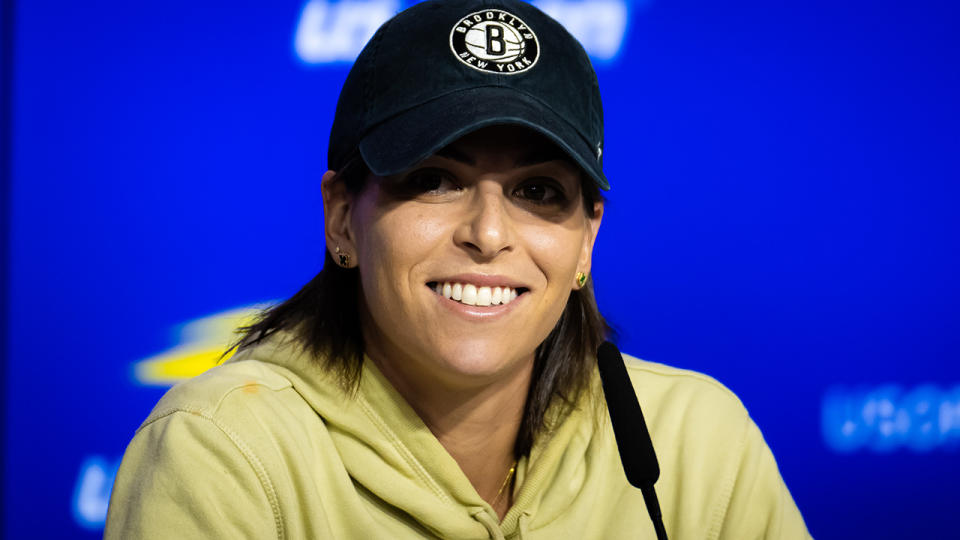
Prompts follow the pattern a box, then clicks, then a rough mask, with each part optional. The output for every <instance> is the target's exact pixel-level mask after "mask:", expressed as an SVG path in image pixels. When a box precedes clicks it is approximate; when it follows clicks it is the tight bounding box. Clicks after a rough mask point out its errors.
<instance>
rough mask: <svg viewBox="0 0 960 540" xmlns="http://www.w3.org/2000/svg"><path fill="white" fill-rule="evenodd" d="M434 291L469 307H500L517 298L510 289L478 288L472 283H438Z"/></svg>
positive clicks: (514, 292) (515, 292) (515, 293)
mask: <svg viewBox="0 0 960 540" xmlns="http://www.w3.org/2000/svg"><path fill="white" fill-rule="evenodd" d="M433 290H434V291H435V292H436V293H437V294H439V295H440V296H443V297H445V298H450V299H451V300H456V301H458V302H461V303H464V304H467V305H468V306H498V305H500V304H509V303H510V302H512V301H513V300H514V299H516V297H517V291H515V290H514V289H511V288H510V287H486V286H484V287H477V286H476V285H473V284H471V283H450V282H449V281H445V282H437V284H436V286H435V287H434V288H433Z"/></svg>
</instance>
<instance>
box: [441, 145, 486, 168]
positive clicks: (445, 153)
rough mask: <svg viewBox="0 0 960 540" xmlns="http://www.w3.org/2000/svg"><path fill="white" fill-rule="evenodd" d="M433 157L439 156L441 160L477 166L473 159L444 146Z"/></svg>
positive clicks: (451, 147)
mask: <svg viewBox="0 0 960 540" xmlns="http://www.w3.org/2000/svg"><path fill="white" fill-rule="evenodd" d="M434 155H435V156H440V157H442V158H447V159H452V160H454V161H459V162H460V163H466V164H467V165H476V164H477V161H476V160H475V159H473V158H472V157H470V156H468V155H467V154H464V153H463V152H461V151H459V150H457V149H456V148H454V147H453V146H444V147H443V148H441V149H439V150H437V153H435V154H434Z"/></svg>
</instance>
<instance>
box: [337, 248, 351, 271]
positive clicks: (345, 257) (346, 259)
mask: <svg viewBox="0 0 960 540" xmlns="http://www.w3.org/2000/svg"><path fill="white" fill-rule="evenodd" d="M334 251H336V252H337V256H338V257H339V258H340V266H342V267H344V268H349V266H350V255H349V254H348V253H345V252H344V253H341V252H340V246H337V247H336V248H334Z"/></svg>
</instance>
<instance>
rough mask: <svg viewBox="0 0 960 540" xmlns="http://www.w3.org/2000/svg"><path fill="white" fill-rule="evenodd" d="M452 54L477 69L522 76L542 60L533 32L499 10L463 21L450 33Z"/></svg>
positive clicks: (486, 11)
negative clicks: (521, 74)
mask: <svg viewBox="0 0 960 540" xmlns="http://www.w3.org/2000/svg"><path fill="white" fill-rule="evenodd" d="M450 50H452V51H453V54H454V56H456V57H457V59H458V60H460V61H461V62H463V63H464V64H466V65H468V66H470V67H472V68H473V69H477V70H480V71H486V72H490V73H500V74H504V75H513V74H516V73H522V72H524V71H526V70H528V69H530V68H532V67H533V66H534V65H536V63H537V60H538V59H539V58H540V43H539V42H538V41H537V35H536V34H534V33H533V30H531V29H530V28H529V27H528V26H527V25H526V24H524V23H523V21H522V20H520V18H519V17H517V16H516V15H514V14H512V13H510V12H507V11H503V10H499V9H485V10H483V11H477V12H475V13H471V14H469V15H467V16H466V17H464V18H463V19H461V20H460V21H459V22H458V23H457V24H456V25H455V26H454V27H453V30H451V31H450Z"/></svg>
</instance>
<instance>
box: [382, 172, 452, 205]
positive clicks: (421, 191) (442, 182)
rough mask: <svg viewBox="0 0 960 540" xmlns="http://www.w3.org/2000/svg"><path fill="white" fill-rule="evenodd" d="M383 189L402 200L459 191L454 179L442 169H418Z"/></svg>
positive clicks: (388, 182)
mask: <svg viewBox="0 0 960 540" xmlns="http://www.w3.org/2000/svg"><path fill="white" fill-rule="evenodd" d="M384 189H385V190H386V191H387V192H388V193H390V194H391V195H393V196H394V197H399V198H402V199H416V198H423V197H427V198H430V199H432V198H434V197H437V196H442V195H451V194H455V193H457V192H458V191H460V189H461V188H460V185H459V184H457V182H456V178H455V177H454V176H453V175H452V174H450V173H449V172H447V171H445V170H443V169H418V170H416V171H413V172H411V173H409V174H407V175H404V176H400V177H398V178H394V179H392V180H389V181H387V182H385V183H384Z"/></svg>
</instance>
